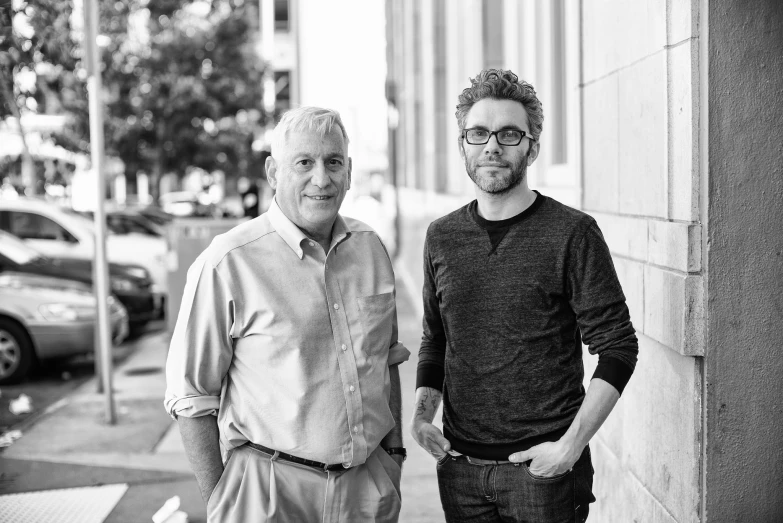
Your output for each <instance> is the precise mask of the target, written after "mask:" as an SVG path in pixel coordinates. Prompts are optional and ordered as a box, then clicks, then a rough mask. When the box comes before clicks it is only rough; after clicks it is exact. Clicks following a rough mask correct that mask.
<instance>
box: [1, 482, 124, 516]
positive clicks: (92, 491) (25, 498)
mask: <svg viewBox="0 0 783 523" xmlns="http://www.w3.org/2000/svg"><path fill="white" fill-rule="evenodd" d="M127 490H128V485H126V484H124V483H123V484H119V485H103V486H100V487H83V488H67V489H55V490H40V491H37V492H22V493H20V494H6V495H5V496H0V521H5V522H7V523H102V522H103V521H104V520H105V519H106V517H107V516H108V515H109V514H110V513H111V511H112V510H114V507H115V506H116V505H117V503H118V502H119V501H120V499H121V498H122V496H123V495H125V492H126V491H127Z"/></svg>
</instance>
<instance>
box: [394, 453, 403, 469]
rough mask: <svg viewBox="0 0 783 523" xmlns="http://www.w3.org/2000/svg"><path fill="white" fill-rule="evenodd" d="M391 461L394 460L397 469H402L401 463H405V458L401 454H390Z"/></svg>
mask: <svg viewBox="0 0 783 523" xmlns="http://www.w3.org/2000/svg"><path fill="white" fill-rule="evenodd" d="M391 459H393V460H394V462H395V463H396V464H397V466H398V467H400V468H402V462H403V461H405V458H404V457H403V456H402V455H401V454H392V455H391Z"/></svg>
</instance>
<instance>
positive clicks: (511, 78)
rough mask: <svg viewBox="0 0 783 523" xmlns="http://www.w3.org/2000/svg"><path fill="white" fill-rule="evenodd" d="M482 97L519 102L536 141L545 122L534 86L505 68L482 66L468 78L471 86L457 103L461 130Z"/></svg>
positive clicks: (463, 92) (457, 114) (457, 115)
mask: <svg viewBox="0 0 783 523" xmlns="http://www.w3.org/2000/svg"><path fill="white" fill-rule="evenodd" d="M484 98H491V99H493V100H514V101H515V102H519V103H521V104H522V105H523V106H524V108H525V111H526V112H527V119H528V123H529V124H530V134H531V135H532V136H533V139H534V140H536V141H538V137H539V136H541V129H542V128H543V124H544V110H543V109H542V107H541V101H540V100H539V99H538V97H537V96H536V90H535V89H533V86H532V85H530V84H529V83H527V82H526V81H524V80H520V79H519V77H517V75H515V74H514V73H512V72H511V71H507V70H505V69H484V70H483V71H481V72H480V73H479V74H478V75H477V76H476V77H475V78H471V79H470V87H468V88H467V89H465V90H464V91H462V94H460V95H459V103H458V104H457V112H456V113H454V114H455V115H456V117H457V124H458V125H459V129H460V131H462V130H463V129H464V128H465V120H466V119H467V117H468V112H469V111H470V109H471V107H473V104H475V103H476V102H478V101H479V100H483V99H484Z"/></svg>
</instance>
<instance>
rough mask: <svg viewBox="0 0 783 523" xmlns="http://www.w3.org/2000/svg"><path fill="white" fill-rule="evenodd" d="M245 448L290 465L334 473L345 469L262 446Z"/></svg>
mask: <svg viewBox="0 0 783 523" xmlns="http://www.w3.org/2000/svg"><path fill="white" fill-rule="evenodd" d="M247 446H248V447H250V448H252V449H256V450H260V451H261V452H263V453H264V454H269V455H270V456H272V457H276V458H279V459H282V460H283V461H290V462H291V463H299V464H300V465H305V466H307V467H312V468H314V469H320V470H324V471H327V470H328V471H330V472H332V471H336V470H345V467H343V464H342V463H337V464H335V465H327V464H326V463H321V462H320V461H313V460H311V459H304V458H298V457H296V456H292V455H291V454H286V453H285V452H280V451H278V450H274V449H270V448H267V447H265V446H263V445H259V444H257V443H250V442H248V443H247Z"/></svg>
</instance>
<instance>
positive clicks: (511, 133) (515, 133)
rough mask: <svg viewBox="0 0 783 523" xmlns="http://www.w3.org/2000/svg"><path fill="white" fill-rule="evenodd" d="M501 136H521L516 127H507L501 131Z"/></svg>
mask: <svg viewBox="0 0 783 523" xmlns="http://www.w3.org/2000/svg"><path fill="white" fill-rule="evenodd" d="M500 136H501V137H502V138H507V139H512V140H516V139H517V138H519V131H517V130H514V129H507V130H505V131H501V132H500Z"/></svg>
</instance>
